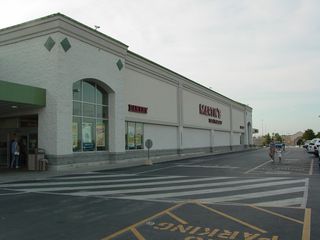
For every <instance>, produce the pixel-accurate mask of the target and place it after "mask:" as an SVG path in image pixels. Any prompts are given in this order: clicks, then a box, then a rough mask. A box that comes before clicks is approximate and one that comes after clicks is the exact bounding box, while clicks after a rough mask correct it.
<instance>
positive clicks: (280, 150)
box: [277, 147, 282, 163]
mask: <svg viewBox="0 0 320 240" xmlns="http://www.w3.org/2000/svg"><path fill="white" fill-rule="evenodd" d="M277 156H278V159H279V163H281V160H282V148H281V147H278V148H277Z"/></svg>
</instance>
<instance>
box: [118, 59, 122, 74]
mask: <svg viewBox="0 0 320 240" xmlns="http://www.w3.org/2000/svg"><path fill="white" fill-rule="evenodd" d="M117 67H118V69H119V71H121V69H122V68H123V63H122V61H121V60H120V59H119V60H118V62H117Z"/></svg>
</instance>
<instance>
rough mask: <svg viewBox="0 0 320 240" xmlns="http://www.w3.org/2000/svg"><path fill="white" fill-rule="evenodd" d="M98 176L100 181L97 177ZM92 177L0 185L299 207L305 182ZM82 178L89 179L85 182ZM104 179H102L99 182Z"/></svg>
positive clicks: (108, 195)
mask: <svg viewBox="0 0 320 240" xmlns="http://www.w3.org/2000/svg"><path fill="white" fill-rule="evenodd" d="M100 175H101V177H100ZM98 176H99V177H98V178H95V176H93V175H92V174H90V175H87V174H83V175H77V176H66V177H61V178H60V177H59V178H58V179H57V178H48V179H46V180H39V181H29V182H24V183H22V182H12V183H4V184H0V188H2V189H3V190H4V191H5V193H7V192H8V191H10V193H9V194H12V192H14V194H16V193H17V192H22V193H23V194H25V193H43V194H57V195H68V196H77V197H88V196H93V197H104V198H113V199H128V200H142V201H159V202H169V203H170V202H180V201H184V200H190V199H191V200H192V199H193V200H197V199H201V200H202V201H204V202H209V203H215V202H219V203H221V202H226V203H228V204H232V203H237V204H239V203H240V204H248V203H249V204H253V203H254V204H256V205H259V206H286V207H287V206H297V205H298V206H300V207H303V206H304V205H303V204H305V203H306V201H307V192H308V178H299V179H296V178H291V177H264V178H261V177H190V176H152V175H151V176H150V175H142V176H141V175H136V174H134V175H131V174H130V175H126V174H113V175H109V174H99V175H98ZM85 177H89V179H86V178H85ZM103 177H105V178H103Z"/></svg>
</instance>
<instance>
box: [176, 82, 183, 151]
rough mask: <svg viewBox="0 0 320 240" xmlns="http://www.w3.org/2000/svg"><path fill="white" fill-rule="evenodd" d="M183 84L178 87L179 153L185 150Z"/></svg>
mask: <svg viewBox="0 0 320 240" xmlns="http://www.w3.org/2000/svg"><path fill="white" fill-rule="evenodd" d="M182 90H183V88H182V84H181V82H179V84H178V87H177V112H178V134H177V135H178V139H177V146H178V153H180V152H181V150H182V149H183V140H182V139H183V105H182V104H183V99H182Z"/></svg>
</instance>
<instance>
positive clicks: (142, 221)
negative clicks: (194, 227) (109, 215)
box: [101, 202, 186, 240]
mask: <svg viewBox="0 0 320 240" xmlns="http://www.w3.org/2000/svg"><path fill="white" fill-rule="evenodd" d="M184 204H186V202H183V203H179V204H176V205H174V206H172V207H170V208H167V209H165V210H163V211H161V212H158V213H156V214H155V215H153V216H151V217H148V218H145V219H143V220H141V221H139V222H137V223H135V224H132V225H130V226H128V227H125V228H123V229H121V230H119V231H117V232H115V233H113V234H112V235H110V236H106V237H104V238H102V239H101V240H110V239H112V238H114V237H116V236H119V235H120V234H122V233H124V232H126V231H129V230H131V229H132V228H135V227H137V226H139V225H140V224H143V223H145V222H147V221H149V220H151V219H153V218H156V217H158V216H161V215H163V214H165V213H166V212H169V211H171V210H173V209H176V208H178V207H181V206H182V205H184Z"/></svg>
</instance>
